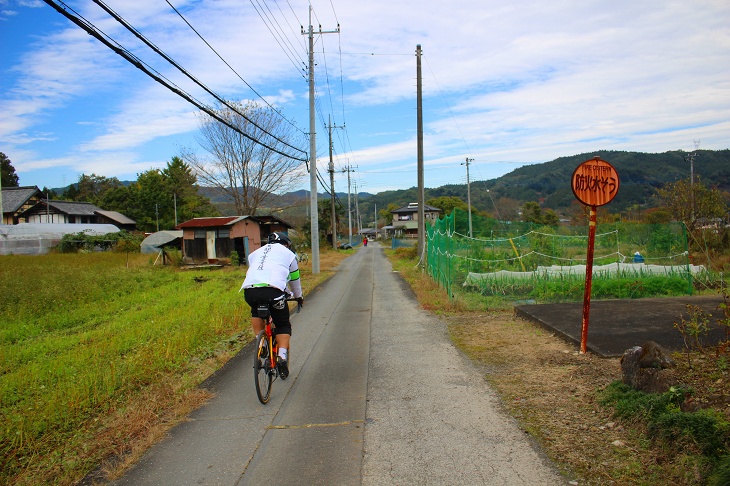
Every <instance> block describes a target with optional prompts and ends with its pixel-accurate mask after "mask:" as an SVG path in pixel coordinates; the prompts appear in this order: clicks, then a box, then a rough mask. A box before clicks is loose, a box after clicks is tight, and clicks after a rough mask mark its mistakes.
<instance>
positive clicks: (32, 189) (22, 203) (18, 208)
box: [0, 186, 43, 224]
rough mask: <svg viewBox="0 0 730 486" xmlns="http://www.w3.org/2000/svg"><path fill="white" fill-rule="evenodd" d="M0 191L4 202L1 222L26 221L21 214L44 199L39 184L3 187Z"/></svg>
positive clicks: (14, 222) (16, 222)
mask: <svg viewBox="0 0 730 486" xmlns="http://www.w3.org/2000/svg"><path fill="white" fill-rule="evenodd" d="M0 193H2V202H3V214H2V218H0V224H18V223H25V222H26V221H25V219H22V218H21V216H20V215H21V214H22V213H23V212H25V211H26V210H28V209H30V208H32V207H33V206H35V205H36V204H38V203H39V202H40V201H41V200H42V199H43V193H42V192H41V190H40V189H38V186H22V187H3V188H2V189H0Z"/></svg>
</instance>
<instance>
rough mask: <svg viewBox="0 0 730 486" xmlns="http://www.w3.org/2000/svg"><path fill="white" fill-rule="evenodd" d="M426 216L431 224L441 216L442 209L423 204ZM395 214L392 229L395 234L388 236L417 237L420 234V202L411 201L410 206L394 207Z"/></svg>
mask: <svg viewBox="0 0 730 486" xmlns="http://www.w3.org/2000/svg"><path fill="white" fill-rule="evenodd" d="M423 211H424V217H425V218H426V221H428V222H430V223H431V224H433V223H434V221H436V220H437V219H438V217H439V213H440V212H441V210H440V209H439V208H435V207H433V206H429V205H428V204H424V206H423ZM391 214H392V215H393V224H392V225H389V226H392V228H391V229H390V231H392V232H393V234H390V235H388V236H398V235H399V236H403V237H406V238H416V237H417V236H418V203H409V204H408V206H404V207H402V208H398V209H394V210H393V211H391Z"/></svg>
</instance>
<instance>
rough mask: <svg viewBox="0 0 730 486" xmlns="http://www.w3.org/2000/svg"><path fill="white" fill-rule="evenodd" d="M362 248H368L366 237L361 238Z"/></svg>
mask: <svg viewBox="0 0 730 486" xmlns="http://www.w3.org/2000/svg"><path fill="white" fill-rule="evenodd" d="M362 246H368V237H367V236H365V237H363V239H362Z"/></svg>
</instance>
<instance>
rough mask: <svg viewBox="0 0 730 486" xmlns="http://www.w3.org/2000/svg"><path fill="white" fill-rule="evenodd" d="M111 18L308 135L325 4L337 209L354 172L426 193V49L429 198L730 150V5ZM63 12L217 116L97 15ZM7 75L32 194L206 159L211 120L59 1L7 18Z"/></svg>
mask: <svg viewBox="0 0 730 486" xmlns="http://www.w3.org/2000/svg"><path fill="white" fill-rule="evenodd" d="M49 1H50V2H51V3H55V4H57V5H60V4H61V2H59V1H58V0H55V1H51V0H49ZM100 3H101V2H100ZM102 4H103V5H106V6H107V7H109V8H110V9H112V10H113V11H115V12H116V13H117V14H118V15H119V16H121V17H122V18H123V19H125V20H126V21H127V22H128V23H129V24H130V25H132V26H133V27H134V28H135V29H136V30H137V31H139V32H140V33H142V34H143V35H144V36H145V37H146V38H147V39H149V40H150V41H151V42H153V43H154V44H155V45H156V46H157V47H158V48H159V49H160V50H162V51H163V52H164V53H165V54H167V55H168V56H169V57H170V58H172V59H174V60H175V61H176V62H177V63H178V64H179V65H181V66H182V67H184V68H185V69H186V70H187V71H188V72H189V73H190V74H192V75H193V76H194V77H195V78H197V79H198V80H199V81H200V82H201V83H203V84H205V85H206V86H207V87H208V88H210V89H211V90H212V91H214V92H215V93H217V94H218V95H220V96H221V97H223V98H225V99H227V100H236V101H246V100H252V101H256V102H258V103H260V104H263V103H268V104H270V105H271V106H273V107H275V108H276V109H277V110H278V111H279V113H281V115H282V116H283V117H284V118H285V119H286V120H287V123H291V124H294V125H295V126H296V129H297V130H299V131H301V133H303V134H306V133H308V132H309V87H308V82H307V77H308V72H307V63H308V52H307V36H306V35H302V26H304V27H303V28H304V29H305V30H307V29H308V25H309V6H310V5H311V7H312V25H314V30H315V31H319V30H320V26H321V30H322V31H324V32H325V33H323V34H321V35H319V34H318V35H316V36H315V38H314V39H315V47H314V59H315V64H316V65H315V69H314V73H315V74H314V75H315V86H316V95H315V100H316V106H317V109H316V132H317V136H316V141H317V161H316V165H317V170H318V171H319V173H320V175H321V176H322V179H323V180H325V181H327V182H328V181H329V176H328V173H327V167H328V165H329V151H328V129H327V125H328V124H331V125H332V126H333V129H332V147H333V163H334V168H335V190H336V191H337V192H347V190H348V174H349V176H350V190H351V191H354V190H355V189H357V191H359V192H362V191H364V192H369V193H378V192H382V191H386V190H394V189H407V188H410V187H415V186H417V161H418V157H417V96H416V92H417V90H416V84H417V83H416V81H417V76H416V73H417V56H416V46H417V45H421V48H422V56H421V72H422V76H421V78H422V94H423V96H422V101H423V103H422V106H423V111H422V113H423V134H424V135H423V147H424V167H425V169H424V180H425V186H426V187H438V186H442V185H445V184H464V183H466V181H467V172H466V171H467V167H466V164H465V161H466V159H467V158H469V159H470V160H471V159H473V161H472V162H470V164H469V180H470V181H472V182H473V181H477V180H488V179H494V178H497V177H500V176H502V175H504V174H506V173H508V172H511V171H513V170H514V169H516V168H518V167H521V166H523V165H527V164H534V163H542V162H547V161H550V160H553V159H555V158H557V157H561V156H570V155H575V154H580V153H589V152H594V151H598V150H627V151H639V152H652V153H657V152H666V151H670V150H685V151H691V150H693V149H694V148H695V146H697V145H698V146H699V148H701V149H727V148H730V142H729V140H730V3H728V2H727V0H698V1H693V2H687V1H673V0H661V1H655V0H644V1H640V2H638V1H635V0H633V1H624V0H613V1H611V2H609V1H606V0H600V1H593V0H581V1H577V0H553V1H550V2H545V1H537V0H510V1H509V2H496V1H493V0H453V1H450V2H444V1H443V0H438V1H437V0H418V1H415V0H398V1H392V0H387V1H386V0H367V1H360V0H358V1H355V0H345V1H343V0H312V1H311V2H310V3H308V2H306V1H302V0H206V1H202V0H190V1H186V0H106V2H104V3H102ZM63 5H65V6H66V8H67V9H70V10H71V11H73V12H75V13H74V15H76V16H80V17H82V18H83V19H85V20H86V21H87V22H89V23H91V24H93V25H94V26H96V28H98V29H99V30H101V31H103V32H104V33H105V34H106V35H107V36H108V37H109V38H111V39H113V40H114V41H115V42H117V43H119V44H121V45H122V46H123V47H124V48H125V49H126V50H128V51H129V52H132V53H133V54H134V55H136V56H137V57H138V58H140V59H141V60H142V61H143V62H145V63H146V64H147V65H149V66H151V67H152V68H154V69H155V70H156V71H158V72H159V73H161V74H162V75H164V76H165V77H166V78H168V79H170V80H171V81H172V82H174V83H175V84H176V85H177V86H179V87H180V88H181V89H183V90H184V91H185V92H187V93H189V94H190V95H192V96H194V97H195V99H197V100H199V101H200V102H202V103H203V104H205V105H207V106H212V105H213V104H214V103H215V100H214V98H213V97H212V96H210V95H209V94H208V93H206V92H204V91H203V90H202V89H201V88H200V87H198V86H196V85H195V84H194V83H192V82H191V81H190V80H189V79H187V78H185V77H184V76H183V75H182V74H181V73H180V72H179V71H178V70H176V69H175V68H174V67H173V66H171V65H170V64H169V63H168V62H167V61H165V60H164V59H163V58H162V57H160V56H159V55H157V54H155V53H154V52H153V51H152V50H151V49H149V48H148V47H146V46H145V45H144V44H142V42H140V41H139V40H138V39H136V38H135V37H134V36H133V35H131V34H130V33H129V31H128V30H127V29H125V28H124V27H123V26H122V24H120V23H119V22H117V21H116V20H114V19H113V18H112V17H111V16H110V15H109V14H107V13H106V12H105V11H104V10H103V9H102V8H101V7H100V6H99V5H98V4H96V3H95V2H94V1H91V0H78V1H72V0H67V2H66V3H65V4H63ZM173 7H174V8H173ZM186 21H187V23H186ZM188 23H189V24H190V25H188ZM338 25H339V32H334V31H336V30H337V28H338ZM191 26H192V28H191ZM193 29H194V30H193ZM0 69H1V74H0V152H3V153H5V154H6V156H7V157H8V158H9V159H10V160H11V163H12V165H13V167H14V168H15V170H16V173H17V175H18V176H19V179H20V185H30V186H34V185H36V186H38V187H40V188H43V187H49V188H56V187H64V186H66V185H68V184H71V183H74V182H77V181H78V179H79V176H80V175H82V174H87V175H90V174H96V175H100V176H105V177H116V178H118V179H120V180H135V179H136V178H137V174H139V173H142V172H145V171H147V170H150V169H155V168H164V167H165V166H166V164H167V162H168V161H169V160H170V159H171V158H172V157H174V156H176V155H180V154H181V153H182V152H183V151H192V152H195V153H199V154H202V156H204V155H205V152H204V150H203V149H202V147H201V145H200V144H199V142H198V141H199V139H200V131H199V122H200V116H199V110H198V108H197V107H195V106H194V105H192V104H191V103H189V102H188V101H186V100H184V99H183V98H181V97H179V96H178V95H177V94H175V93H173V92H172V91H170V90H168V89H167V88H165V87H163V86H161V85H160V84H158V83H157V82H156V81H154V80H153V79H151V78H150V77H148V76H147V75H146V74H144V73H143V72H142V71H140V70H138V69H137V68H136V67H134V66H133V65H131V64H130V63H129V62H127V61H126V60H125V59H123V58H122V57H120V56H119V55H117V54H115V53H114V52H113V51H112V50H111V49H109V48H108V47H106V46H105V45H103V44H102V43H101V42H99V41H98V40H96V39H95V38H93V37H92V36H90V35H88V34H87V33H86V32H85V31H83V30H82V29H81V28H79V27H78V26H76V25H75V24H73V23H72V22H71V21H69V20H68V19H67V18H66V17H65V16H63V15H62V14H60V13H58V12H57V11H56V10H55V9H54V8H53V7H52V6H51V5H49V4H47V3H46V2H44V1H39V0H0ZM302 148H303V149H304V150H306V151H309V145H308V143H306V142H305V144H304V147H302ZM609 162H610V160H609ZM348 168H349V169H350V170H349V171H348V170H347V169H348ZM302 169H304V166H302ZM688 176H689V168H688ZM309 184H310V179H309V176H308V175H307V174H306V173H304V170H302V175H301V184H300V187H301V188H302V189H309ZM319 190H320V192H324V191H325V188H324V187H322V186H320V188H319Z"/></svg>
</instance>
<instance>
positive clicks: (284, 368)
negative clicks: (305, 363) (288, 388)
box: [276, 356, 289, 380]
mask: <svg viewBox="0 0 730 486" xmlns="http://www.w3.org/2000/svg"><path fill="white" fill-rule="evenodd" d="M277 360H278V361H277V363H276V367H277V368H279V376H280V377H281V379H282V380H286V378H287V377H288V376H289V363H288V362H287V360H285V359H283V358H282V357H281V356H279V357H278V358H277Z"/></svg>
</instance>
